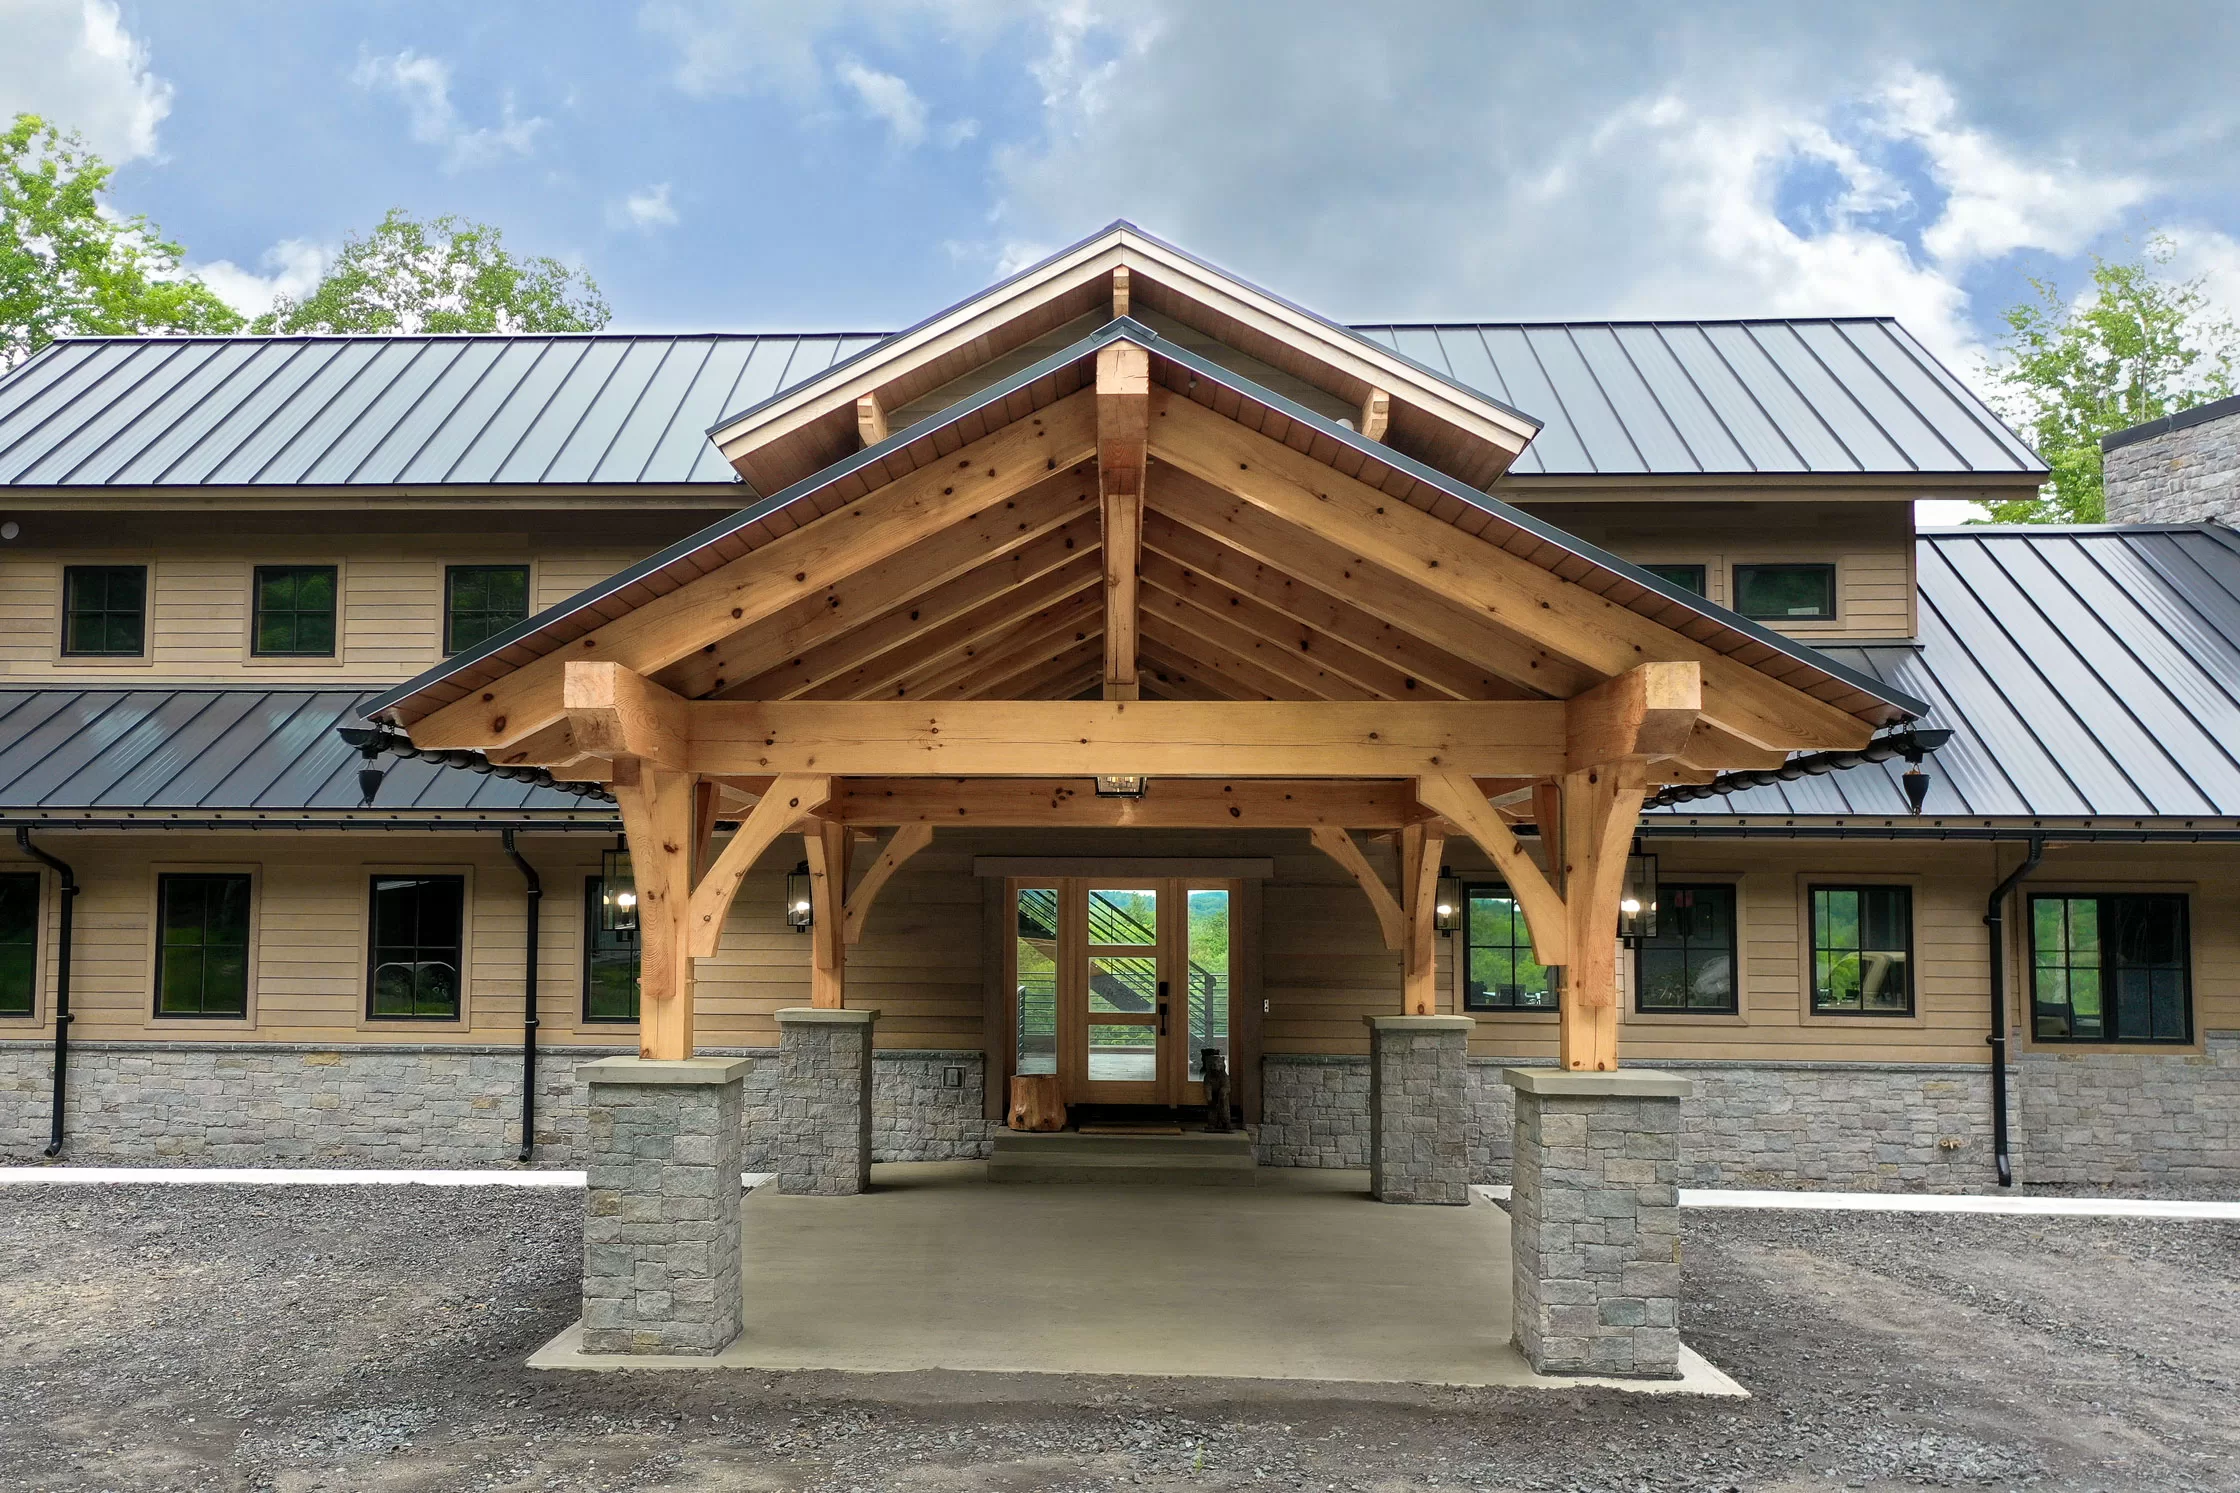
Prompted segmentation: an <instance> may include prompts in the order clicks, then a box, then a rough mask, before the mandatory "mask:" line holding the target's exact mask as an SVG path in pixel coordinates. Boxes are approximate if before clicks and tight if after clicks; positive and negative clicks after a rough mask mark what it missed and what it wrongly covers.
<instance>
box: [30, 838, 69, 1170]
mask: <svg viewBox="0 0 2240 1493" xmlns="http://www.w3.org/2000/svg"><path fill="white" fill-rule="evenodd" d="M16 848H17V849H18V850H21V851H22V852H23V853H24V854H25V855H28V856H30V857H31V858H32V859H34V860H36V861H39V862H40V863H41V864H43V865H46V866H48V867H50V868H51V869H52V870H53V871H54V873H55V875H57V876H59V877H61V878H62V939H61V945H60V947H59V948H58V949H57V950H56V952H57V953H58V954H59V955H60V956H61V958H60V959H59V961H58V962H57V964H56V968H55V975H54V1118H53V1120H52V1121H51V1122H50V1123H49V1125H48V1127H47V1156H48V1158H49V1159H50V1160H51V1159H52V1158H54V1157H56V1156H60V1155H61V1154H62V1105H63V1096H64V1084H65V1082H66V1081H67V1080H68V1078H69V1077H70V931H71V929H72V928H73V927H74V926H75V925H76V924H77V921H78V917H77V912H76V907H77V902H78V877H77V873H75V872H74V871H72V870H71V869H70V866H69V864H68V863H67V862H65V861H59V860H57V859H55V858H54V857H53V856H51V855H49V854H47V853H46V852H45V851H44V850H41V849H40V848H39V847H38V846H36V845H34V844H32V843H31V831H30V830H28V829H23V828H20V827H19V828H18V829H17V830H16Z"/></svg>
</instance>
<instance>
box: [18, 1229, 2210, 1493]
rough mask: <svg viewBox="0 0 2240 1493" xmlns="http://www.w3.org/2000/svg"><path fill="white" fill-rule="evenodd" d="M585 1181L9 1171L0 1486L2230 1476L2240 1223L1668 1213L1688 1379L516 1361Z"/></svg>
mask: <svg viewBox="0 0 2240 1493" xmlns="http://www.w3.org/2000/svg"><path fill="white" fill-rule="evenodd" d="M580 1206H581V1203H580V1199H579V1198H578V1197H577V1196H576V1195H575V1194H573V1193H569V1192H559V1193H551V1192H528V1191H514V1190H510V1189H489V1190H469V1191H461V1190H442V1191H431V1190H424V1189H419V1188H400V1187H374V1188H364V1189H357V1188H276V1187H260V1188H202V1187H117V1188H106V1187H104V1188H0V1486H5V1487H8V1488H37V1489H80V1488H83V1489H97V1488H98V1489H156V1488H161V1489H175V1488H176V1489H185V1488H226V1489H245V1488H246V1489H277V1490H296V1489H323V1490H324V1489H382V1490H388V1489H427V1490H444V1493H450V1490H465V1489H594V1488H646V1489H683V1488H727V1489H729V1488H737V1489H789V1490H791V1489H802V1490H808V1489H820V1490H821V1489H910V1490H919V1489H923V1490H942V1489H959V1490H964V1489H973V1490H997V1489H1000V1490H1018V1493H1027V1490H1044V1489H1104V1488H1155V1489H1158V1488H1164V1489H1182V1488H1189V1489H1224V1488H1238V1487H1279V1488H1292V1487H1297V1488H1311V1489H1348V1490H1374V1493H1412V1490H1430V1489H1440V1490H1447V1489H1463V1488H1471V1489H1556V1490H1603V1489H1610V1490H1621V1489H1622V1490H1629V1493H1630V1490H1665V1489H1690V1490H1696V1489H1703V1490H1712V1489H1746V1490H1760V1489H1763V1490H1801V1489H1819V1488H1900V1487H1907V1488H1911V1487H1921V1486H1931V1487H1993V1488H2032V1489H2054V1488H2061V1489H2068V1488H2110V1489H2117V1488H2121V1489H2157V1490H2159V1489H2193V1488H2203V1489H2240V1225H2232V1224H2222V1223H2169V1222H2152V1223H2148V1222H2129V1221H2125V1222H2103V1221H2071V1220H2061V1221H2053V1220H2044V1219H2036V1218H1982V1217H1959V1218H1954V1217H1938V1216H1929V1217H1919V1216H1877V1215H1868V1214H1804V1215H1797V1214H1705V1213H1693V1214H1690V1215H1689V1216H1688V1225H1687V1226H1688V1235H1687V1262H1688V1263H1687V1306H1686V1307H1685V1309H1684V1311H1685V1315H1684V1317H1683V1323H1684V1327H1685V1332H1686V1336H1687V1338H1688V1340H1689V1341H1690V1342H1691V1343H1692V1344H1693V1345H1694V1346H1695V1347H1697V1348H1698V1349H1700V1350H1701V1351H1702V1352H1703V1353H1704V1354H1705V1355H1706V1356H1707V1357H1709V1358H1710V1359H1711V1360H1712V1361H1713V1362H1715V1363H1717V1364H1719V1365H1721V1366H1722V1367H1724V1368H1726V1369H1727V1370H1729V1371H1730V1372H1732V1373H1733V1374H1735V1375H1736V1376H1737V1377H1738V1378H1740V1379H1741V1380H1742V1381H1743V1382H1744V1383H1745V1384H1747V1385H1748V1386H1749V1387H1750V1388H1751V1390H1752V1391H1753V1392H1754V1396H1755V1397H1754V1398H1752V1399H1751V1400H1748V1401H1710V1400H1687V1401H1682V1400H1676V1399H1652V1398H1648V1397H1643V1396H1634V1395H1626V1394H1620V1393H1615V1392H1593V1391H1576V1392H1563V1393H1555V1394H1550V1393H1535V1392H1529V1391H1513V1390H1512V1391H1455V1390H1440V1389H1422V1388H1414V1387H1407V1386H1388V1387H1368V1388H1364V1389H1362V1390H1360V1391H1358V1392H1352V1391H1349V1392H1347V1393H1345V1394H1343V1395H1338V1394H1334V1393H1333V1390H1332V1387H1331V1386H1329V1385H1326V1384H1325V1385H1313V1384H1284V1383H1262V1382H1256V1381H1176V1380H1129V1379H1118V1378H1114V1379H1104V1378H1030V1377H1011V1376H989V1375H964V1374H912V1375H903V1376H893V1377H880V1378H860V1377H851V1376H846V1375H836V1374H778V1375H771V1374H738V1375H713V1374H711V1375H690V1376H685V1375H596V1376H594V1375H566V1376H560V1375H532V1374H531V1373H529V1372H528V1371H527V1370H526V1369H525V1368H523V1367H522V1361H523V1360H524V1359H525V1358H526V1357H527V1356H528V1354H529V1352H530V1350H531V1349H533V1348H535V1347H536V1346H537V1345H539V1344H540V1343H542V1342H543V1341H544V1340H545V1339H546V1338H548V1337H550V1336H551V1335H552V1334H553V1333H554V1332H556V1331H558V1330H559V1329H560V1328H561V1327H563V1326H565V1325H566V1324H567V1323H568V1322H569V1321H570V1320H572V1319H573V1317H574V1316H575V1293H576V1274H577V1270H578V1265H579V1260H580V1242H579V1223H578V1210H579V1208H580ZM1426 1265H1427V1267H1429V1268H1435V1262H1426Z"/></svg>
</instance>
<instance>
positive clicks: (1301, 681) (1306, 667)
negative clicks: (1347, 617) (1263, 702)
mask: <svg viewBox="0 0 2240 1493" xmlns="http://www.w3.org/2000/svg"><path fill="white" fill-rule="evenodd" d="M1162 579H1168V580H1171V579H1173V577H1162ZM1185 588H1186V589H1194V590H1195V591H1196V594H1197V596H1200V597H1205V596H1206V593H1207V588H1203V587H1199V588H1188V587H1187V583H1185ZM1207 599H1208V600H1212V599H1213V598H1211V597H1207ZM1143 605H1144V609H1145V611H1146V612H1157V613H1158V614H1159V615H1160V616H1161V617H1163V618H1165V619H1166V620H1167V621H1168V622H1169V623H1171V624H1173V625H1174V626H1175V627H1178V628H1180V629H1181V630H1182V631H1184V632H1186V633H1191V634H1194V635H1195V636H1198V637H1201V638H1205V639H1208V640H1209V641H1212V642H1215V643H1218V644H1219V645H1221V646H1222V647H1223V648H1225V649H1227V650H1228V651H1229V652H1231V653H1236V654H1240V655H1242V656H1243V657H1246V658H1249V659H1252V660H1253V661H1254V662H1256V663H1257V664H1259V665H1260V667H1262V668H1264V669H1267V670H1269V671H1270V672H1272V673H1274V674H1276V675H1278V676H1279V677H1281V678H1284V679H1287V680H1290V681H1291V683H1292V684H1293V686H1294V687H1295V690H1294V692H1295V694H1296V696H1297V698H1300V699H1306V700H1316V699H1321V700H1390V699H1396V698H1398V697H1397V696H1394V695H1387V694H1383V693H1381V692H1379V691H1377V690H1373V689H1368V688H1365V687H1364V686H1362V685H1359V684H1356V683H1355V682H1354V681H1353V680H1351V679H1349V678H1347V677H1346V676H1345V675H1343V674H1341V673H1339V672H1337V671H1336V670H1335V669H1331V668H1328V667H1326V666H1325V665H1324V663H1323V653H1324V652H1325V651H1328V650H1317V649H1315V648H1314V647H1313V646H1312V644H1311V640H1308V639H1306V638H1305V637H1304V635H1303V631H1301V630H1298V629H1294V632H1295V634H1298V635H1299V636H1300V638H1301V641H1302V642H1306V643H1308V646H1305V647H1300V646H1285V645H1284V644H1282V643H1279V642H1277V641H1275V640H1274V639H1271V638H1268V637H1265V636H1263V634H1262V631H1261V629H1260V628H1257V627H1247V626H1245V625H1244V621H1243V619H1242V618H1241V617H1239V616H1238V615H1237V613H1238V612H1239V611H1240V610H1242V608H1243V606H1244V605H1246V603H1242V602H1241V601H1240V604H1239V606H1237V607H1231V608H1225V609H1222V610H1218V611H1217V610H1214V609H1213V608H1211V607H1206V606H1201V605H1199V603H1198V601H1196V600H1194V599H1193V598H1192V597H1188V596H1183V595H1180V594H1178V593H1176V592H1173V591H1169V590H1167V589H1166V587H1165V586H1162V585H1154V584H1152V583H1151V582H1150V580H1149V578H1148V577H1147V578H1146V580H1145V584H1144V594H1143ZM1262 620H1264V619H1262Z"/></svg>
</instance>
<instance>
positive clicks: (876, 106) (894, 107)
mask: <svg viewBox="0 0 2240 1493" xmlns="http://www.w3.org/2000/svg"><path fill="white" fill-rule="evenodd" d="M835 76H837V77H838V78H839V80H840V81H841V82H842V83H843V84H845V85H846V86H847V87H848V89H849V90H850V91H851V92H853V93H854V94H855V96H856V101H857V102H858V103H859V104H860V105H861V106H862V108H863V112H864V113H866V114H868V115H870V116H871V117H872V118H873V119H876V120H878V121H879V122H880V123H882V124H884V125H885V126H886V127H887V133H888V135H889V136H890V137H891V138H892V140H893V141H894V144H895V145H896V147H897V148H899V149H902V150H914V149H916V148H917V147H918V146H920V145H923V144H924V143H925V138H926V105H925V100H924V99H921V98H919V97H918V95H917V94H916V93H914V92H913V91H912V90H911V87H910V85H909V84H908V83H906V82H904V81H903V80H902V79H900V78H898V77H896V76H895V75H894V74H893V73H883V72H880V71H879V70H878V69H877V68H872V67H866V66H864V65H863V64H862V63H861V62H859V61H857V60H856V59H855V58H853V57H843V58H841V59H840V63H839V66H838V67H837V68H836V69H835Z"/></svg>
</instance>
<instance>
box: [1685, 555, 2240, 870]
mask: <svg viewBox="0 0 2240 1493" xmlns="http://www.w3.org/2000/svg"><path fill="white" fill-rule="evenodd" d="M1915 554H1916V557H1917V560H1918V564H1917V569H1918V571H1919V573H1920V578H1921V637H1920V641H1919V644H1918V646H1916V645H1912V644H1902V643H1892V644H1876V645H1858V644H1840V643H1839V644H1831V645H1829V646H1827V647H1825V648H1823V649H1822V650H1821V651H1822V652H1824V653H1826V654H1828V655H1829V656H1830V657H1832V658H1835V659H1837V660H1840V661H1842V662H1843V663H1845V664H1848V665H1850V666H1851V667H1853V668H1856V669H1858V670H1860V671H1861V672H1863V673H1867V674H1871V675H1873V676H1874V677H1875V678H1878V679H1882V680H1885V681H1887V682H1888V683H1890V684H1891V685H1893V686H1895V687H1896V688H1899V689H1903V690H1905V691H1906V692H1908V693H1909V694H1915V695H1919V696H1921V697H1922V698H1923V699H1925V700H1927V701H1929V702H1930V704H1929V712H1928V715H1927V716H1926V718H1925V719H1924V720H1923V721H1922V722H1921V724H1922V725H1924V726H1934V727H1947V728H1949V729H1950V730H1951V731H1952V733H1953V736H1952V739H1951V741H1950V742H1948V743H1946V745H1944V746H1943V747H1941V748H1939V749H1938V751H1937V753H1936V756H1935V757H1934V758H1933V759H1932V760H1931V762H1930V763H1929V768H1930V772H1931V775H1932V778H1933V781H1932V783H1931V784H1930V788H1929V799H1928V803H1927V805H1926V807H1925V810H1924V812H1923V816H1922V818H1920V819H1918V820H1916V819H1912V818H1910V817H1909V816H1908V814H1907V811H1906V802H1905V795H1904V793H1903V791H1902V790H1901V789H1900V787H1899V785H1898V778H1899V774H1900V773H1901V772H1902V771H1903V770H1904V768H1905V764H1904V763H1903V762H1902V761H1899V762H1885V763H1869V764H1866V765H1864V766H1861V767H1856V768H1853V769H1851V770H1850V771H1848V772H1840V773H1830V774H1828V775H1826V776H1824V777H1806V778H1800V779H1798V780H1797V781H1795V782H1790V783H1779V784H1774V785H1772V786H1769V787H1764V788H1752V789H1748V790H1746V791H1744V792H1741V793H1736V794H1732V795H1729V796H1727V797H1725V798H1714V799H1700V800H1696V801H1694V802H1690V803H1683V804H1679V805H1676V806H1673V807H1671V808H1668V809H1661V810H1656V811H1653V815H1654V817H1663V818H1670V819H1677V820H1680V821H1685V822H1691V823H1693V822H1702V823H1716V822H1718V821H1720V820H1723V819H1731V818H1734V817H1736V816H1752V817H1773V818H1776V819H1783V818H1789V817H1793V816H1811V817H1814V818H1820V817H1825V816H1831V815H1841V816H1860V817H1869V818H1895V819H1898V820H1900V821H1902V822H1903V823H1905V824H1907V825H1909V826H1920V827H1924V828H1933V823H1932V822H1933V821H1934V820H1936V819H1938V818H1940V817H1948V818H1955V819H1968V818H1977V817H1981V818H2004V819H2012V818H2049V819H2071V818H2094V819H2122V820H2131V819H2140V818H2148V819H2180V820H2184V819H2194V818H2208V819H2235V818H2240V534H2235V533H2234V532H2233V531H2232V530H2230V529H2227V528H2224V527H2222V526H2220V525H2216V524H2196V525H2188V526H2181V527H2161V526H2138V527H2089V528H2088V527H2079V528H2051V527H2044V528H2040V527H2031V528H1993V527H1988V526H1986V527H1978V528H1966V529H1940V530H1932V531H1929V532H1927V533H1924V534H1922V535H1921V536H1920V538H1919V540H1918V541H1917V543H1916V547H1915ZM1654 817H1653V818H1652V822H1654Z"/></svg>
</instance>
